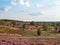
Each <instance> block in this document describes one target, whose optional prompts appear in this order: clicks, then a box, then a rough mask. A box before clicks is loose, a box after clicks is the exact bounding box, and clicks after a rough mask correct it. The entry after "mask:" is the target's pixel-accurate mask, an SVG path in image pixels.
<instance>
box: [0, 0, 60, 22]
mask: <svg viewBox="0 0 60 45" xmlns="http://www.w3.org/2000/svg"><path fill="white" fill-rule="evenodd" d="M0 19H12V20H20V21H60V0H0Z"/></svg>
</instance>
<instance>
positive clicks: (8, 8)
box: [4, 6, 12, 12]
mask: <svg viewBox="0 0 60 45" xmlns="http://www.w3.org/2000/svg"><path fill="white" fill-rule="evenodd" d="M11 8H12V7H11V6H7V7H5V8H4V11H6V12H7V11H8V10H10V9H11Z"/></svg>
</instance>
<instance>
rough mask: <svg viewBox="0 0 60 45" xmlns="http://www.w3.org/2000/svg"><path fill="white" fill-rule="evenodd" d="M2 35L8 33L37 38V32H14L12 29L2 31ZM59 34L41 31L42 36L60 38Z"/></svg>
mask: <svg viewBox="0 0 60 45" xmlns="http://www.w3.org/2000/svg"><path fill="white" fill-rule="evenodd" d="M0 33H7V34H20V35H22V36H37V32H36V31H31V30H24V31H23V30H12V29H1V28H0ZM59 35H60V34H59V33H53V32H51V31H41V36H59Z"/></svg>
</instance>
